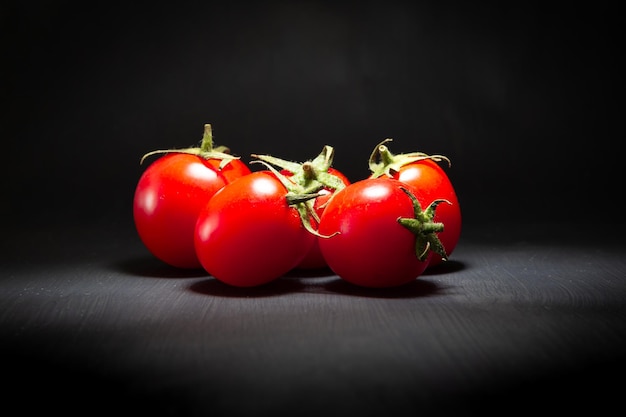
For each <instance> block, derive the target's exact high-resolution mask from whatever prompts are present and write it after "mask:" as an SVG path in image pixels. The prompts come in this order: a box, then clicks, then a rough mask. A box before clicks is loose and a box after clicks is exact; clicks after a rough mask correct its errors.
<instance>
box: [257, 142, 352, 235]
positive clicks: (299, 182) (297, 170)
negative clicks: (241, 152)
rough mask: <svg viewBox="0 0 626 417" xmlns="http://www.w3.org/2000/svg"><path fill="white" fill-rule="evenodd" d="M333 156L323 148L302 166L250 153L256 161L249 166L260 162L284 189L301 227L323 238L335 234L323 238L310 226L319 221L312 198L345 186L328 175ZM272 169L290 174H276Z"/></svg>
mask: <svg viewBox="0 0 626 417" xmlns="http://www.w3.org/2000/svg"><path fill="white" fill-rule="evenodd" d="M334 153H335V150H334V149H333V148H332V147H331V146H328V145H326V146H324V148H323V149H322V152H320V154H319V155H318V156H317V157H315V158H314V159H312V160H310V161H306V162H303V163H298V162H291V161H286V160H284V159H280V158H276V157H273V156H271V155H256V154H253V155H252V157H253V158H257V161H251V162H252V163H254V162H257V163H262V164H263V165H265V166H266V167H267V168H268V169H269V170H270V171H271V172H272V173H274V175H275V176H276V178H278V180H279V181H280V182H281V183H282V184H283V185H284V186H285V188H286V189H287V195H286V196H285V198H286V199H287V204H288V205H289V206H292V207H295V208H296V210H298V214H299V215H300V220H301V221H302V225H303V226H304V228H305V229H306V230H308V231H309V232H310V233H312V234H314V235H316V236H318V237H322V238H328V237H331V236H334V235H335V234H336V233H335V234H333V235H330V236H324V235H321V234H319V233H318V232H317V230H315V229H314V228H313V226H312V225H311V220H314V222H315V223H319V220H320V219H319V216H318V215H317V213H316V212H315V209H314V204H315V199H316V198H317V197H319V196H321V195H322V194H321V193H320V191H321V190H323V189H330V190H333V191H334V192H336V191H339V190H341V189H343V188H344V187H345V184H344V183H343V181H342V180H341V179H340V178H339V177H337V176H336V175H333V174H331V173H329V172H328V170H329V168H330V167H331V166H332V163H333V157H334ZM274 166H276V167H278V168H281V169H282V170H284V171H286V172H288V173H289V174H291V175H285V174H283V173H281V172H279V171H278V170H277V169H276V168H274Z"/></svg>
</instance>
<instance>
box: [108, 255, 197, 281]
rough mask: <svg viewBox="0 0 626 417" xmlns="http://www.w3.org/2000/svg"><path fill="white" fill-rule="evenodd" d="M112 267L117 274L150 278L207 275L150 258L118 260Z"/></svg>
mask: <svg viewBox="0 0 626 417" xmlns="http://www.w3.org/2000/svg"><path fill="white" fill-rule="evenodd" d="M112 267H113V269H114V270H115V271H117V272H123V273H126V274H130V275H135V276H139V277H150V278H198V277H206V276H207V275H208V274H207V272H206V271H205V270H203V269H202V268H198V269H184V268H176V267H173V266H171V265H168V264H166V263H163V262H161V261H160V260H158V259H156V258H154V257H151V256H144V257H136V258H128V259H123V260H119V261H117V262H115V263H114V264H113V265H112Z"/></svg>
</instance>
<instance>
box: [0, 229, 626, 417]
mask: <svg viewBox="0 0 626 417" xmlns="http://www.w3.org/2000/svg"><path fill="white" fill-rule="evenodd" d="M505 227H506V229H503V228H501V227H500V226H497V225H490V226H483V227H480V228H473V229H470V230H466V231H465V233H464V235H463V239H462V241H461V242H460V244H459V246H458V249H457V250H456V251H455V252H454V254H453V256H452V257H451V259H450V261H449V262H448V263H447V264H444V265H442V266H440V267H439V268H435V269H433V270H431V271H430V272H427V273H426V274H424V275H422V276H421V277H420V278H419V279H417V280H416V281H415V282H414V283H411V284H409V285H406V286H403V287H398V288H393V289H387V290H380V289H376V290H375V289H364V288H359V287H355V286H353V285H351V284H348V283H345V282H343V281H342V280H341V279H339V278H338V277H337V276H335V275H333V274H332V273H331V272H329V271H318V272H311V271H308V272H306V273H305V272H297V271H294V272H292V273H290V274H288V275H287V276H284V277H282V278H280V279H279V280H277V281H275V282H273V283H271V284H268V285H266V286H263V287H258V288H250V289H242V288H234V287H229V286H226V285H225V284H222V283H220V282H218V281H216V280H215V279H213V278H212V277H210V276H206V275H205V274H203V273H201V272H200V271H195V272H189V271H188V272H184V273H183V272H181V271H180V270H177V269H174V268H171V267H168V266H166V265H164V264H161V263H160V262H159V261H157V260H155V259H154V258H152V257H151V256H150V255H149V254H148V253H147V251H146V250H145V249H144V248H143V247H142V246H141V244H140V243H139V241H138V238H137V237H135V236H134V231H133V230H130V231H129V230H124V229H115V228H113V229H108V230H102V229H100V230H98V229H94V230H42V231H40V232H38V233H37V232H35V233H32V234H29V235H28V236H19V237H18V238H17V239H16V240H14V241H13V243H14V244H15V245H16V246H14V247H19V246H20V245H29V244H30V245H34V246H32V247H31V249H32V250H31V251H30V252H29V253H30V254H29V255H27V256H25V255H23V254H22V255H21V256H20V255H19V254H17V253H14V254H13V255H14V256H12V259H8V262H3V265H2V269H1V273H2V277H1V279H0V306H1V307H0V338H1V340H2V358H3V359H2V360H3V379H4V380H5V382H6V383H5V388H4V391H3V392H4V393H5V395H7V396H6V397H5V398H6V399H7V400H8V401H9V403H11V402H13V401H15V402H14V404H15V405H16V406H19V407H20V409H22V410H25V411H26V410H36V411H57V412H60V413H62V414H65V413H70V414H76V415H84V414H83V413H84V412H85V410H90V411H89V414H91V410H93V412H94V413H98V412H102V415H104V414H110V413H117V412H121V411H124V410H127V411H133V412H137V413H142V414H145V415H147V414H148V413H151V414H152V415H216V413H217V414H220V415H252V414H253V415H270V414H273V413H286V412H297V413H298V414H300V415H316V414H317V415H319V414H320V413H326V414H330V415H339V414H344V413H358V414H359V415H367V416H378V415H382V414H385V415H417V414H419V413H421V412H427V413H428V414H430V415H484V414H489V415H491V414H493V415H495V414H498V413H499V412H502V407H505V408H506V409H507V410H508V411H507V414H511V413H513V414H516V413H519V414H520V415H521V414H524V413H534V412H535V411H536V410H544V411H547V410H550V411H553V412H564V411H568V412H569V411H572V412H573V411H576V410H580V409H583V408H586V409H589V410H595V412H602V411H607V410H609V407H612V406H615V405H616V403H617V402H618V401H619V395H620V394H619V393H620V392H621V390H622V388H623V383H622V382H620V375H621V374H622V372H623V371H624V370H626V369H625V365H626V357H625V352H626V351H625V350H624V349H625V348H626V303H625V302H626V280H625V279H624V277H626V258H625V257H624V254H626V247H625V245H624V244H623V242H620V241H617V240H616V241H613V240H611V239H608V240H605V242H606V243H604V244H601V245H592V244H591V243H589V242H585V241H580V240H577V239H576V237H577V236H576V233H572V232H571V229H570V228H564V227H562V226H556V225H554V226H553V227H552V231H553V232H552V233H551V234H550V236H548V237H546V235H545V234H541V233H539V232H538V231H537V230H536V228H534V227H532V226H531V227H524V228H513V227H511V226H510V225H509V226H505ZM555 231H556V232H555ZM34 241H38V242H45V244H43V245H42V244H41V243H39V244H35V243H33V242H34ZM5 250H6V248H5ZM8 252H9V253H10V252H11V251H10V250H9V251H8ZM5 253H7V252H5ZM25 392H29V393H30V394H29V397H30V398H31V400H27V401H25V400H22V399H20V400H16V398H19V397H17V396H18V395H19V394H20V393H25ZM85 401H86V402H85ZM85 404H88V405H85ZM85 407H87V408H85Z"/></svg>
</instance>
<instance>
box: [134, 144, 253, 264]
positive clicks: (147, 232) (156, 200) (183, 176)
mask: <svg viewBox="0 0 626 417" xmlns="http://www.w3.org/2000/svg"><path fill="white" fill-rule="evenodd" d="M219 164H220V161H219V160H217V159H208V160H206V159H203V158H200V157H198V156H195V155H189V154H183V153H171V154H167V155H164V156H162V157H160V158H159V159H157V160H155V161H154V162H153V163H152V164H150V165H149V166H148V168H146V170H145V171H144V172H143V174H142V175H141V177H140V179H139V181H138V183H137V186H136V188H135V194H134V199H133V218H134V222H135V227H136V229H137V233H138V234H139V237H140V238H141V241H142V242H143V244H144V245H145V246H146V248H147V249H148V250H149V251H150V252H151V253H152V254H153V255H154V256H155V257H156V258H158V259H160V260H161V261H163V262H165V263H166V264H169V265H171V266H174V267H177V268H186V269H195V268H201V264H200V261H199V260H198V258H197V256H196V253H195V247H194V231H195V225H196V219H197V216H198V213H199V212H200V210H201V209H202V208H203V207H204V206H205V205H206V203H207V202H208V201H209V199H210V198H211V197H212V196H213V195H214V194H215V193H216V192H217V191H219V190H220V189H221V188H222V187H224V186H225V185H226V184H228V183H229V182H231V181H233V180H234V179H236V178H239V177H241V176H244V175H247V174H249V173H250V172H251V171H250V169H249V167H248V166H247V165H246V164H245V163H244V162H242V161H240V160H233V161H231V162H229V163H228V164H227V165H226V166H225V167H224V168H223V169H220V168H219Z"/></svg>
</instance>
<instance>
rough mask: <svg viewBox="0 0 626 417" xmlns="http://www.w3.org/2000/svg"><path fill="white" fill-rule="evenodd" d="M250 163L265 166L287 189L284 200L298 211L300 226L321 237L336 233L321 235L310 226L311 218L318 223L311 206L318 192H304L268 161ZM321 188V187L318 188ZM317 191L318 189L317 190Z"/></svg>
mask: <svg viewBox="0 0 626 417" xmlns="http://www.w3.org/2000/svg"><path fill="white" fill-rule="evenodd" d="M250 163H260V164H263V165H265V166H266V167H267V169H268V170H269V171H270V172H272V173H273V174H274V175H275V176H276V178H277V179H278V181H280V182H281V184H283V186H284V187H285V188H286V189H287V194H285V200H286V201H287V205H288V206H290V207H294V208H295V209H296V210H297V211H298V215H299V216H300V223H302V226H303V227H304V228H305V229H306V230H307V231H308V232H309V233H311V234H313V235H315V236H317V237H321V238H328V237H332V236H334V235H335V234H337V233H338V232H337V233H333V234H332V235H330V236H326V235H322V234H320V233H319V232H318V231H317V230H315V229H314V228H313V226H311V218H313V220H315V222H318V223H319V217H318V215H317V213H315V209H314V208H313V204H314V201H315V198H317V197H319V196H320V194H318V193H317V192H312V193H311V192H305V191H304V189H303V187H302V186H301V185H300V184H297V183H294V182H293V181H291V179H289V178H287V177H286V176H285V175H283V174H281V173H280V172H279V171H278V170H276V168H274V167H273V166H272V165H270V164H269V163H268V162H265V161H263V160H258V161H251V162H250ZM320 189H321V188H320ZM318 191H319V190H318Z"/></svg>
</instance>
